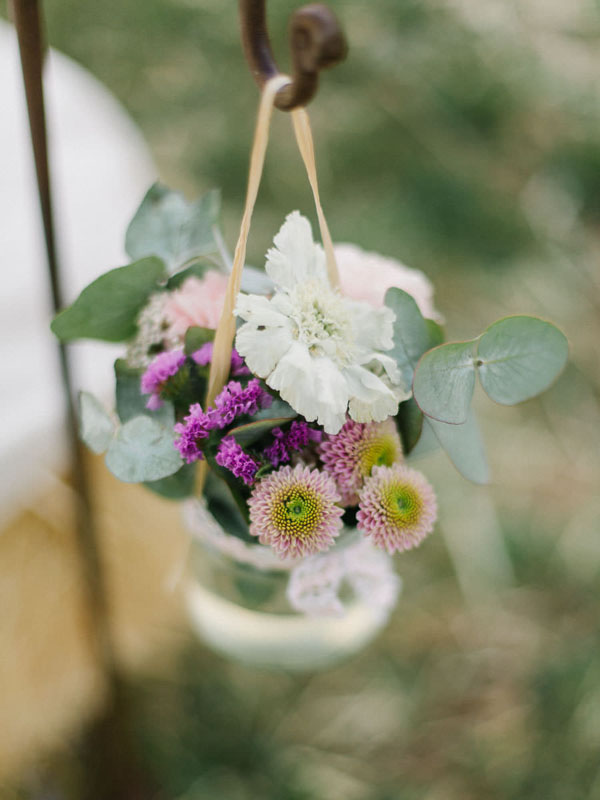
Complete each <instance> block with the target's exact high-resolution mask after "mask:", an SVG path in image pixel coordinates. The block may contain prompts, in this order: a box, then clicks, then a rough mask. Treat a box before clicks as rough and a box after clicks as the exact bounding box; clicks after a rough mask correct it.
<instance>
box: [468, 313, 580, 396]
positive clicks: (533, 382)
mask: <svg viewBox="0 0 600 800" xmlns="http://www.w3.org/2000/svg"><path fill="white" fill-rule="evenodd" d="M568 354H569V345H568V342H567V339H566V337H565V335H564V334H563V333H562V332H561V331H560V330H559V329H558V328H557V327H556V326H554V325H552V324H551V323H550V322H545V321H544V320H541V319H538V318H537V317H527V316H514V317H506V318H505V319H501V320H498V322H495V323H494V324H493V325H490V327H489V328H488V329H487V330H486V331H485V332H484V333H483V334H482V336H481V338H480V339H479V345H478V348H477V366H478V370H479V380H480V381H481V385H482V386H483V388H484V390H485V392H486V393H487V394H488V396H489V397H490V398H491V399H492V400H495V401H496V402H497V403H502V404H503V405H509V406H511V405H514V404H515V403H521V402H522V401H524V400H528V399H529V398H531V397H535V395H537V394H540V393H541V392H543V391H544V390H545V389H547V388H548V387H549V386H550V385H551V384H552V383H553V382H554V381H555V380H556V378H557V376H558V375H559V374H560V373H561V372H562V370H563V369H564V367H565V364H566V363H567V358H568Z"/></svg>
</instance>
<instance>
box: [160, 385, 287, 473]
mask: <svg viewBox="0 0 600 800" xmlns="http://www.w3.org/2000/svg"><path fill="white" fill-rule="evenodd" d="M272 402H273V398H272V397H271V395H270V394H269V393H268V392H266V391H265V390H264V389H263V388H262V387H261V385H260V382H259V381H258V380H257V379H256V378H253V379H252V380H251V381H250V382H249V383H248V385H247V386H246V387H245V388H244V387H242V384H241V383H238V381H229V383H228V384H227V386H225V388H224V389H223V390H222V391H221V392H220V393H219V394H218V395H217V396H216V398H215V405H214V407H213V406H209V408H208V409H207V410H206V411H203V410H202V406H201V405H200V403H194V405H192V406H190V412H189V414H188V415H187V417H184V419H183V422H178V423H177V424H176V425H175V433H176V434H178V438H177V439H176V440H175V447H176V448H177V449H178V450H179V452H180V453H181V456H182V458H183V459H184V460H185V461H186V462H187V463H188V464H191V463H192V462H193V461H198V459H201V458H203V455H202V451H201V450H200V447H199V443H200V442H202V440H203V439H207V438H208V436H209V435H210V432H211V431H214V430H216V429H217V428H218V429H221V430H222V429H223V428H226V427H227V426H228V425H231V423H232V422H233V421H234V420H235V419H236V417H240V416H242V415H244V414H248V415H250V416H252V415H253V414H256V412H257V411H258V410H259V409H260V408H268V407H269V406H270V405H271V403H272Z"/></svg>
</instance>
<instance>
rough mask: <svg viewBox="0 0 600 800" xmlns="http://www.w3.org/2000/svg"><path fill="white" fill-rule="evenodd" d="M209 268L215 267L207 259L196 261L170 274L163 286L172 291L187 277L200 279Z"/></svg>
mask: <svg viewBox="0 0 600 800" xmlns="http://www.w3.org/2000/svg"><path fill="white" fill-rule="evenodd" d="M209 269H215V265H214V264H211V263H210V262H209V261H196V262H195V263H194V264H191V266H189V267H187V268H186V269H182V270H180V271H179V272H176V273H175V274H174V275H171V277H170V278H169V280H168V281H167V284H166V287H165V288H166V289H167V291H169V292H171V291H173V289H179V287H180V286H181V284H182V283H184V282H185V281H186V280H187V279H188V278H199V279H202V278H203V277H204V274H205V272H206V271H207V270H209Z"/></svg>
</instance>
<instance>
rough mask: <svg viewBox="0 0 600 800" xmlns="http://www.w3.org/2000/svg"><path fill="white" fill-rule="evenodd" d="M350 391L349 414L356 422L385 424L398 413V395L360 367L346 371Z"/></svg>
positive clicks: (375, 376)
mask: <svg viewBox="0 0 600 800" xmlns="http://www.w3.org/2000/svg"><path fill="white" fill-rule="evenodd" d="M344 377H345V378H346V380H347V382H348V387H349V390H350V395H351V397H350V403H349V405H348V413H349V414H350V416H351V417H352V419H353V420H355V421H356V422H383V421H384V420H385V419H387V418H388V417H390V416H393V415H395V414H396V413H397V411H398V399H397V397H396V393H395V392H394V390H393V389H391V388H390V387H389V386H388V385H387V384H386V383H385V382H384V381H383V380H382V379H381V378H379V377H377V375H374V374H373V373H372V372H369V370H368V369H365V368H364V367H360V366H356V365H354V366H350V367H346V368H345V369H344Z"/></svg>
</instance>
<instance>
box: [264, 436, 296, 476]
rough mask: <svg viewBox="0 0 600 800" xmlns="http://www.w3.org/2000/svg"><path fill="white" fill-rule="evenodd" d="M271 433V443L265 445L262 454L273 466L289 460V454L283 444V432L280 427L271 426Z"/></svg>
mask: <svg viewBox="0 0 600 800" xmlns="http://www.w3.org/2000/svg"><path fill="white" fill-rule="evenodd" d="M271 433H272V434H273V436H274V441H273V444H270V445H269V446H268V447H265V449H264V450H263V456H264V457H265V458H266V459H267V460H268V461H270V462H271V464H272V465H273V466H274V467H278V466H279V465H280V464H285V463H287V462H288V461H289V460H290V454H289V451H288V449H287V447H286V446H285V433H284V432H283V431H282V430H281V428H273V429H272V430H271Z"/></svg>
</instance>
